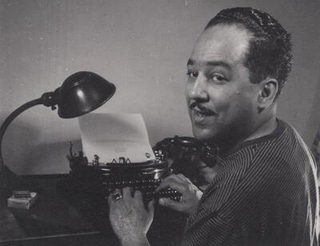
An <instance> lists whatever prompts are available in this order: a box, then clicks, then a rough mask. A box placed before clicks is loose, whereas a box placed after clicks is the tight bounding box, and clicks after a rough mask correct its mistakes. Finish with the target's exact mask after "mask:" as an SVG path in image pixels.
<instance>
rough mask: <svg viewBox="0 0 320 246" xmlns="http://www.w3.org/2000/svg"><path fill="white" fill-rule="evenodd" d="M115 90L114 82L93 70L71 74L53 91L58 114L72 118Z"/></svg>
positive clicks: (98, 105)
mask: <svg viewBox="0 0 320 246" xmlns="http://www.w3.org/2000/svg"><path fill="white" fill-rule="evenodd" d="M115 91H116V87H115V85H114V84H112V83H110V82H109V81H107V80H105V79H104V78H102V77H101V76H99V75H97V74H95V73H93V72H85V71H82V72H77V73H75V74H72V75H71V76H69V77H68V78H67V79H66V80H65V81H64V82H63V84H62V86H61V87H60V88H58V89H57V90H56V91H55V93H57V96H58V115H59V116H60V117H61V118H74V117H78V116H81V115H84V114H86V113H89V112H91V111H93V110H95V109H96V108H98V107H100V106H101V105H102V104H104V103H105V102H106V101H108V100H109V99H110V98H111V97H112V96H113V94H114V93H115Z"/></svg>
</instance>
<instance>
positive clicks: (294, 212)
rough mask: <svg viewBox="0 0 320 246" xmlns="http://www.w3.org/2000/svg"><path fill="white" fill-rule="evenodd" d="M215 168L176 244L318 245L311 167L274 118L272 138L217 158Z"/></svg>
mask: <svg viewBox="0 0 320 246" xmlns="http://www.w3.org/2000/svg"><path fill="white" fill-rule="evenodd" d="M219 165H221V167H222V171H221V172H219V174H218V175H217V176H216V177H215V178H214V180H213V181H212V183H211V184H210V185H209V187H208V188H207V189H206V191H205V192H204V194H203V197H202V198H201V201H200V204H199V206H198V209H197V211H196V212H195V213H194V214H192V215H190V217H189V219H188V223H187V226H186V229H185V234H184V238H183V241H182V245H184V246H196V245H201V246H209V245H223V246H227V245H246V246H247V245H248V246H251V245H252V246H258V245H266V246H267V245H272V246H276V245H281V246H285V245H288V246H295V245H299V246H300V245H303V246H305V245H308V246H309V245H318V244H317V237H316V234H317V233H316V232H315V231H316V227H315V221H316V217H318V216H315V215H316V214H318V205H317V203H318V190H317V189H316V187H317V185H316V182H317V181H316V172H315V166H314V162H313V159H312V157H311V156H310V153H309V150H308V148H307V147H306V145H305V144H304V142H303V140H302V139H301V137H300V136H299V135H298V133H297V132H296V131H295V130H294V129H293V128H292V127H291V126H289V125H288V124H287V123H285V122H283V121H281V120H278V127H277V129H276V130H275V131H274V132H273V133H272V134H270V135H268V136H264V137H261V138H259V139H255V140H251V141H246V142H244V143H243V144H242V145H241V146H238V147H237V148H236V149H235V150H233V151H232V152H230V153H228V154H226V155H223V156H220V160H219Z"/></svg>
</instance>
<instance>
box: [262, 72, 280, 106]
mask: <svg viewBox="0 0 320 246" xmlns="http://www.w3.org/2000/svg"><path fill="white" fill-rule="evenodd" d="M259 85H260V91H259V97H258V107H259V109H260V110H263V109H265V108H267V107H269V106H270V105H271V104H272V103H273V102H274V101H275V99H276V96H277V93H278V90H279V84H278V81H277V80H276V79H270V78H267V79H265V80H263V81H261V82H260V84H259Z"/></svg>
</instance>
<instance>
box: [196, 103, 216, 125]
mask: <svg viewBox="0 0 320 246" xmlns="http://www.w3.org/2000/svg"><path fill="white" fill-rule="evenodd" d="M190 109H191V110H192V112H193V113H192V114H193V118H194V121H195V122H196V123H201V122H204V121H205V120H206V119H208V118H209V117H212V116H216V115H217V113H216V112H215V111H213V110H211V109H209V108H206V107H203V106H200V105H196V106H195V105H190Z"/></svg>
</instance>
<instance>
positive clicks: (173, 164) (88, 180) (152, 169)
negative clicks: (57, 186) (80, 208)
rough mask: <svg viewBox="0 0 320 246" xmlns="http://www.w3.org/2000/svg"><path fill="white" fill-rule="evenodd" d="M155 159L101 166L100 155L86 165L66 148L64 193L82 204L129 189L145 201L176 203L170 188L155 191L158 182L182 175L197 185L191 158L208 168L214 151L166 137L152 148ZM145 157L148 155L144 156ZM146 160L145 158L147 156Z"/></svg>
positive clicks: (120, 160)
mask: <svg viewBox="0 0 320 246" xmlns="http://www.w3.org/2000/svg"><path fill="white" fill-rule="evenodd" d="M153 151H154V155H155V157H156V158H155V160H148V161H146V162H141V163H132V162H131V161H130V159H129V158H126V157H120V158H118V159H117V160H116V159H113V160H112V162H110V163H101V162H100V160H99V156H98V155H95V157H94V160H93V161H91V162H89V161H88V159H87V157H85V156H84V154H83V152H82V151H79V153H78V154H74V153H73V150H72V144H70V149H69V155H68V156H67V157H68V160H69V165H70V173H69V177H68V181H67V183H65V184H64V187H63V192H64V193H65V194H67V195H68V196H69V197H76V198H78V199H80V200H81V201H82V202H84V203H86V202H87V203H92V202H93V201H96V202H97V201H98V200H103V199H106V198H107V197H108V195H109V194H110V193H111V192H113V191H114V190H115V189H116V188H118V189H121V188H124V187H127V186H128V187H132V188H133V189H134V190H139V191H141V192H142V193H143V198H144V201H145V202H148V201H150V200H151V199H158V198H160V197H169V198H171V199H172V200H175V201H179V200H180V198H181V194H180V193H179V192H177V191H176V190H173V189H170V188H169V189H166V190H161V191H159V192H155V190H156V188H157V187H158V186H159V184H160V183H161V181H162V180H163V179H164V178H165V177H167V176H168V175H170V174H172V173H182V174H184V175H185V176H187V177H188V178H189V179H190V180H191V181H192V182H193V183H195V184H197V182H198V180H197V168H196V166H195V165H194V163H193V162H194V159H195V158H198V159H199V158H200V159H201V160H202V161H204V162H206V163H210V165H214V163H215V162H216V156H217V150H216V148H211V147H209V145H206V144H201V143H199V142H197V141H196V140H195V139H194V138H191V137H179V136H174V137H173V138H165V139H164V140H162V141H160V142H158V143H157V144H156V146H155V147H154V148H153ZM146 155H148V154H146ZM146 157H147V158H148V156H146Z"/></svg>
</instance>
